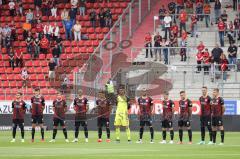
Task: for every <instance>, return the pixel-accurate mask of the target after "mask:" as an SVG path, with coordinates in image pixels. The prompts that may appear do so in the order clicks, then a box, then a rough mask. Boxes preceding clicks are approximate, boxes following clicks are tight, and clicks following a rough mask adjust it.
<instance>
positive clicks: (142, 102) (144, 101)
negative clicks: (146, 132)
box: [138, 97, 153, 118]
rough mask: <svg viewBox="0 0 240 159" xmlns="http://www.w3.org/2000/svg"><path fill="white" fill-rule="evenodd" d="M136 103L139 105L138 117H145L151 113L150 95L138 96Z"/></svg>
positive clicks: (151, 101) (151, 102)
mask: <svg viewBox="0 0 240 159" xmlns="http://www.w3.org/2000/svg"><path fill="white" fill-rule="evenodd" d="M138 105H139V115H140V118H145V117H146V116H151V115H152V105H153V100H152V98H150V97H146V98H143V97H140V98H138Z"/></svg>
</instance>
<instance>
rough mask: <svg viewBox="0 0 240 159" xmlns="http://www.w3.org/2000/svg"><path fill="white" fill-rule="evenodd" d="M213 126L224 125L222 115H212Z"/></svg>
mask: <svg viewBox="0 0 240 159" xmlns="http://www.w3.org/2000/svg"><path fill="white" fill-rule="evenodd" d="M212 126H223V120H222V117H212Z"/></svg>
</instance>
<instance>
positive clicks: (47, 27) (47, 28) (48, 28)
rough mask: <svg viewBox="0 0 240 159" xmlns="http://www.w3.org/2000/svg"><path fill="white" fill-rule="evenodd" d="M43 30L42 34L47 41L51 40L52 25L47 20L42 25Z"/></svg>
mask: <svg viewBox="0 0 240 159" xmlns="http://www.w3.org/2000/svg"><path fill="white" fill-rule="evenodd" d="M43 32H44V35H46V37H47V39H48V41H51V36H52V33H53V27H52V25H51V24H50V23H49V22H48V23H47V24H46V25H44V28H43Z"/></svg>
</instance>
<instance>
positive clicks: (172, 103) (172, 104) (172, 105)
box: [171, 100, 175, 115]
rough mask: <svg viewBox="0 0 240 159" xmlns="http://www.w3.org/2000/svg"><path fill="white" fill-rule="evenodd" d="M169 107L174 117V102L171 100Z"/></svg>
mask: <svg viewBox="0 0 240 159" xmlns="http://www.w3.org/2000/svg"><path fill="white" fill-rule="evenodd" d="M171 107H172V115H174V112H175V110H174V108H175V104H174V102H173V101H172V100H171Z"/></svg>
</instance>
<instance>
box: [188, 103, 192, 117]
mask: <svg viewBox="0 0 240 159" xmlns="http://www.w3.org/2000/svg"><path fill="white" fill-rule="evenodd" d="M188 114H189V117H190V118H191V117H192V101H190V100H189V101H188Z"/></svg>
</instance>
